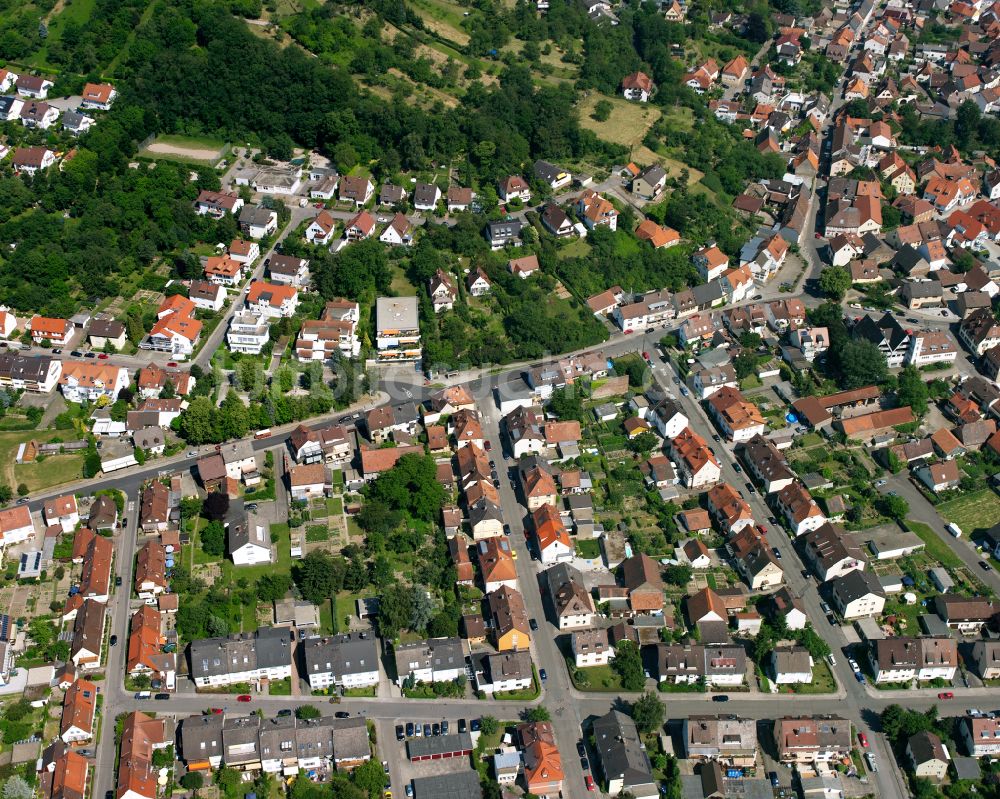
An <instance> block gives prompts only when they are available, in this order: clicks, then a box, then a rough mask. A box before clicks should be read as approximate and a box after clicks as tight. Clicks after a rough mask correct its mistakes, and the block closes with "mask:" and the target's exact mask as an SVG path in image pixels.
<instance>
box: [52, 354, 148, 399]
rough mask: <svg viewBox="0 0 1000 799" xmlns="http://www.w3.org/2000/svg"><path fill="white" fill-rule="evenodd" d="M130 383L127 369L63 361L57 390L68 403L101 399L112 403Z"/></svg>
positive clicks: (101, 364) (102, 364)
mask: <svg viewBox="0 0 1000 799" xmlns="http://www.w3.org/2000/svg"><path fill="white" fill-rule="evenodd" d="M130 382H131V378H130V377H129V373H128V369H126V368H125V367H124V366H111V365H110V364H106V363H92V362H87V361H65V362H64V363H63V370H62V375H60V377H59V388H60V390H61V391H62V395H63V396H64V397H65V398H66V399H67V400H68V401H69V402H76V403H82V402H96V401H97V400H99V399H101V398H105V399H107V400H108V401H109V402H114V401H115V400H117V399H118V394H119V392H120V391H121V390H122V389H123V388H127V387H128V384H129V383H130Z"/></svg>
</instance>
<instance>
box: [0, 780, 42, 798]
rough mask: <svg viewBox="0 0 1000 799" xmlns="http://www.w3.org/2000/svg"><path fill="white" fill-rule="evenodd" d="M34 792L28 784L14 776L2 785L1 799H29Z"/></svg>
mask: <svg viewBox="0 0 1000 799" xmlns="http://www.w3.org/2000/svg"><path fill="white" fill-rule="evenodd" d="M34 793H35V792H34V790H33V789H32V787H31V786H30V785H29V784H28V782H27V781H26V780H25V779H24V777H21V776H20V775H18V774H15V775H14V776H12V777H11V778H10V779H8V780H7V782H5V783H4V784H3V799H31V797H32V796H34Z"/></svg>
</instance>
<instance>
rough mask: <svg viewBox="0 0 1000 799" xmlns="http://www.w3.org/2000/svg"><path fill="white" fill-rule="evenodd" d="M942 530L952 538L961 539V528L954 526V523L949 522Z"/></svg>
mask: <svg viewBox="0 0 1000 799" xmlns="http://www.w3.org/2000/svg"><path fill="white" fill-rule="evenodd" d="M944 529H945V530H947V531H948V532H949V533H951V534H952V536H953V537H954V538H961V537H962V528H961V527H959V526H958V525H957V524H955V522H949V523H948V526H947V527H945V528H944Z"/></svg>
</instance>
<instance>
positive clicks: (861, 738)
mask: <svg viewBox="0 0 1000 799" xmlns="http://www.w3.org/2000/svg"><path fill="white" fill-rule="evenodd" d="M858 740H859V741H860V742H861V745H862V746H863V747H864V748H865V749H867V748H868V736H867V735H865V734H864V733H863V732H859V733H858Z"/></svg>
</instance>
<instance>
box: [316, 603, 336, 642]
mask: <svg viewBox="0 0 1000 799" xmlns="http://www.w3.org/2000/svg"><path fill="white" fill-rule="evenodd" d="M319 628H320V632H322V633H324V634H325V635H333V634H334V633H335V632H337V629H338V626H337V623H336V622H335V621H334V618H333V603H332V602H323V603H322V604H321V605H320V606H319Z"/></svg>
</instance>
